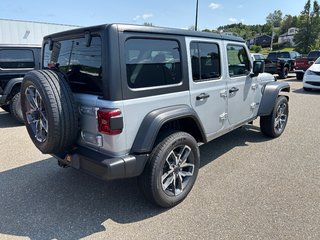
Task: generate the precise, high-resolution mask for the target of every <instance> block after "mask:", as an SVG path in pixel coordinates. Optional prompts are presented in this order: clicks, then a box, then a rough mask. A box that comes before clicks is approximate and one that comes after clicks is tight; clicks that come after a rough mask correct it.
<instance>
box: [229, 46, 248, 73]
mask: <svg viewBox="0 0 320 240" xmlns="http://www.w3.org/2000/svg"><path fill="white" fill-rule="evenodd" d="M227 55H228V66H229V75H230V76H231V77H232V76H240V75H248V74H249V72H250V69H251V63H250V60H249V57H248V54H247V51H246V49H245V48H244V46H238V45H228V46H227Z"/></svg>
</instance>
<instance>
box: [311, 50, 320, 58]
mask: <svg viewBox="0 0 320 240" xmlns="http://www.w3.org/2000/svg"><path fill="white" fill-rule="evenodd" d="M308 57H309V58H318V57H320V51H313V52H310V53H309V54H308Z"/></svg>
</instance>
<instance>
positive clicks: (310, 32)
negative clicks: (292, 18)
mask: <svg viewBox="0 0 320 240" xmlns="http://www.w3.org/2000/svg"><path fill="white" fill-rule="evenodd" d="M319 13H320V7H319V4H318V2H317V1H316V0H315V1H314V2H313V6H311V1H310V0H308V1H307V3H306V4H305V6H304V10H303V11H302V12H301V14H300V17H299V24H298V26H299V31H298V33H297V34H296V35H295V37H294V42H295V43H296V49H297V50H298V51H300V52H302V53H308V52H309V51H310V50H312V49H313V48H314V47H316V46H317V45H318V43H319V30H320V26H319V25H320V17H319Z"/></svg>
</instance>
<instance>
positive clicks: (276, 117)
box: [260, 96, 289, 138]
mask: <svg viewBox="0 0 320 240" xmlns="http://www.w3.org/2000/svg"><path fill="white" fill-rule="evenodd" d="M288 116H289V105H288V100H287V98H286V97H285V96H279V97H278V99H277V100H276V103H275V105H274V108H273V110H272V112H271V114H270V115H268V116H261V117H260V129H261V132H262V133H263V134H264V135H266V136H268V137H272V138H277V137H279V136H280V135H281V134H282V133H283V131H284V129H285V127H286V125H287V121H288Z"/></svg>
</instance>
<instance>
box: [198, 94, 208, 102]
mask: <svg viewBox="0 0 320 240" xmlns="http://www.w3.org/2000/svg"><path fill="white" fill-rule="evenodd" d="M208 97H210V95H209V94H207V93H201V94H200V95H198V96H197V97H196V99H197V100H200V101H202V100H203V99H206V98H208Z"/></svg>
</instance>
